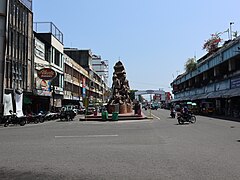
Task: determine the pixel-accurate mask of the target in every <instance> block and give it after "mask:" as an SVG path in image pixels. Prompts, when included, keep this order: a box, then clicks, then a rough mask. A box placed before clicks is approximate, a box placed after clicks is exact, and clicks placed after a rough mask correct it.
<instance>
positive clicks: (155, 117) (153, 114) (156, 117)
mask: <svg viewBox="0 0 240 180" xmlns="http://www.w3.org/2000/svg"><path fill="white" fill-rule="evenodd" d="M152 116H153V117H155V118H156V119H158V120H160V117H158V116H155V115H154V114H152Z"/></svg>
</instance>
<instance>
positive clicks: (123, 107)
mask: <svg viewBox="0 0 240 180" xmlns="http://www.w3.org/2000/svg"><path fill="white" fill-rule="evenodd" d="M119 114H127V105H126V104H121V105H120V107H119Z"/></svg>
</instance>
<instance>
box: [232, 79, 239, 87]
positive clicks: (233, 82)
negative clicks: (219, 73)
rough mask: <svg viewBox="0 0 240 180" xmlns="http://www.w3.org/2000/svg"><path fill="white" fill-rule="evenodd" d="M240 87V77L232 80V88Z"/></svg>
mask: <svg viewBox="0 0 240 180" xmlns="http://www.w3.org/2000/svg"><path fill="white" fill-rule="evenodd" d="M237 87H240V76H239V77H237V78H234V79H231V88H237Z"/></svg>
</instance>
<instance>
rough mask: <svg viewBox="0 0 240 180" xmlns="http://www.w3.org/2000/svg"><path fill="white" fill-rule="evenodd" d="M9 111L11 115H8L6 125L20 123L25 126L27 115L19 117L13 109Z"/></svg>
mask: <svg viewBox="0 0 240 180" xmlns="http://www.w3.org/2000/svg"><path fill="white" fill-rule="evenodd" d="M9 112H10V114H11V115H9V116H7V117H6V121H5V123H4V127H7V126H9V124H19V125H20V126H24V125H25V124H26V117H25V116H21V117H17V114H16V113H13V112H12V111H11V110H10V111H9Z"/></svg>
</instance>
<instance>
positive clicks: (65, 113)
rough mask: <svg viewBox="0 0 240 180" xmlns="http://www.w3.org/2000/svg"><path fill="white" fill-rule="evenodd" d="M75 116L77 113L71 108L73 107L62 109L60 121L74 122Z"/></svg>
mask: <svg viewBox="0 0 240 180" xmlns="http://www.w3.org/2000/svg"><path fill="white" fill-rule="evenodd" d="M75 116H76V113H75V112H74V109H73V108H71V106H64V107H62V109H61V112H60V120H67V121H72V120H73V119H74V117H75Z"/></svg>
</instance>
